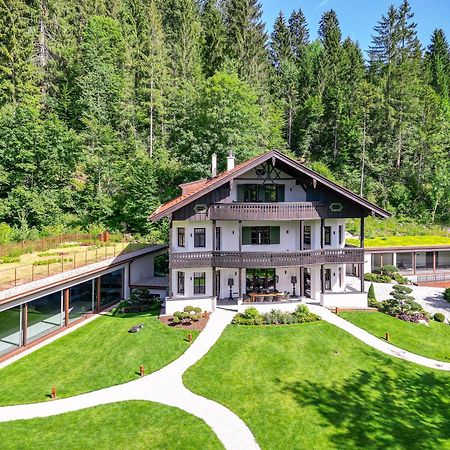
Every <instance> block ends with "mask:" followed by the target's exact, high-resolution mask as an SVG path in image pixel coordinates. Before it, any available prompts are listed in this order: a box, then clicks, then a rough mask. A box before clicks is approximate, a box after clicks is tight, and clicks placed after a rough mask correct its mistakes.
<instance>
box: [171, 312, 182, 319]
mask: <svg viewBox="0 0 450 450" xmlns="http://www.w3.org/2000/svg"><path fill="white" fill-rule="evenodd" d="M182 314H183V313H182V312H181V311H175V312H174V313H173V317H178V318H179V319H181V316H182Z"/></svg>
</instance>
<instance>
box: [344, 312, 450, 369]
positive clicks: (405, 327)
mask: <svg viewBox="0 0 450 450" xmlns="http://www.w3.org/2000/svg"><path fill="white" fill-rule="evenodd" d="M339 315H340V316H341V317H342V318H343V319H345V320H348V321H349V322H351V323H353V324H355V325H356V326H358V327H360V328H363V329H364V330H366V331H368V332H369V333H371V334H373V335H374V336H376V337H379V338H380V339H384V337H385V333H389V334H390V343H391V344H393V345H396V346H397V347H400V348H403V349H404V350H408V351H410V352H413V353H417V354H418V355H422V356H426V357H428V358H433V359H439V360H441V361H447V362H449V361H450V345H449V343H450V326H449V325H447V324H445V323H438V322H435V321H434V320H431V321H430V323H429V326H428V327H427V326H425V325H423V324H420V323H411V322H405V321H404V320H400V319H396V318H395V317H392V316H389V315H387V314H383V313H380V312H363V311H355V312H343V313H340V314H339Z"/></svg>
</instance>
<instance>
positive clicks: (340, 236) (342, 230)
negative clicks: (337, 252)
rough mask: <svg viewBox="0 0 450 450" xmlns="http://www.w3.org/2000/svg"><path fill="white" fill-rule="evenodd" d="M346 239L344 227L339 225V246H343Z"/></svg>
mask: <svg viewBox="0 0 450 450" xmlns="http://www.w3.org/2000/svg"><path fill="white" fill-rule="evenodd" d="M343 238H344V227H343V226H342V225H339V245H341V244H342V240H343Z"/></svg>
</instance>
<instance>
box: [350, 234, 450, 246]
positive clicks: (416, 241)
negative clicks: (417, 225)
mask: <svg viewBox="0 0 450 450" xmlns="http://www.w3.org/2000/svg"><path fill="white" fill-rule="evenodd" d="M345 242H346V243H347V244H351V245H359V239H352V238H349V239H346V240H345ZM364 245H365V246H366V247H406V246H408V245H423V246H425V245H450V237H445V236H382V237H378V238H373V239H365V241H364Z"/></svg>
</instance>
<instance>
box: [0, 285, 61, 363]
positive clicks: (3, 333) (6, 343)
mask: <svg viewBox="0 0 450 450" xmlns="http://www.w3.org/2000/svg"><path fill="white" fill-rule="evenodd" d="M60 295H61V294H60ZM20 309H21V307H20V306H15V307H14V308H10V309H7V310H6V311H0V356H3V355H6V354H7V353H9V352H12V351H13V350H15V349H16V348H18V347H19V346H20V345H21V337H20V336H21V331H22V329H21V328H22V327H21V323H20V318H21V317H20Z"/></svg>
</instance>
